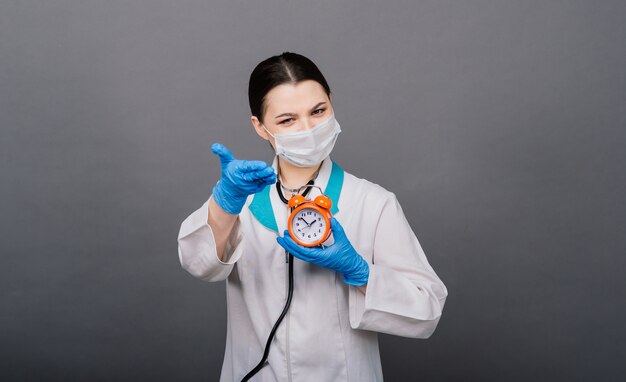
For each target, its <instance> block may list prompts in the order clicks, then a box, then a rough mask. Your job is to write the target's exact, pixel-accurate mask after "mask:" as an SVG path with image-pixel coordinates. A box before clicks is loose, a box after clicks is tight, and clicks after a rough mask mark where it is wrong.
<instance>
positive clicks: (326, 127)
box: [263, 114, 341, 167]
mask: <svg viewBox="0 0 626 382" xmlns="http://www.w3.org/2000/svg"><path fill="white" fill-rule="evenodd" d="M263 128H264V129H265V131H267V133H268V134H269V135H271V136H272V137H274V140H275V141H274V142H275V146H276V155H280V156H282V157H283V158H285V160H287V161H288V162H289V163H292V164H293V165H295V166H298V167H311V166H314V165H316V164H318V163H320V162H321V161H323V160H324V159H326V157H327V156H328V154H330V152H331V151H332V150H333V147H334V146H335V142H336V141H337V136H338V135H339V133H340V132H341V126H339V122H337V120H336V119H335V114H333V115H331V116H330V117H329V118H328V119H326V120H324V121H323V122H322V123H320V124H319V125H317V126H315V127H313V128H311V129H309V130H305V131H296V132H293V133H282V134H276V135H274V134H272V133H270V132H269V131H268V130H267V129H266V128H265V126H263Z"/></svg>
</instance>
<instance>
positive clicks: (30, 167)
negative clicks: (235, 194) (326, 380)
mask: <svg viewBox="0 0 626 382" xmlns="http://www.w3.org/2000/svg"><path fill="white" fill-rule="evenodd" d="M625 25H626V3H624V2H623V1H591V0H590V1H441V0H436V1H434V0H433V1H419V2H417V1H384V2H383V1H377V2H372V1H356V0H355V1H346V2H341V3H339V2H335V1H315V2H307V1H266V2H245V1H232V0H230V1H219V2H217V1H210V2H209V1H200V0H195V1H163V0H161V1H154V0H152V1H148V0H143V1H110V0H109V1H87V0H72V1H69V0H66V1H53V0H45V1H44V0H41V1H17V0H14V1H9V0H2V2H1V3H0V129H1V130H0V131H1V141H0V158H1V163H2V182H1V185H0V200H1V204H0V218H1V229H2V233H3V240H2V244H0V248H1V258H0V259H1V260H0V261H1V264H0V309H1V310H0V379H1V380H3V381H8V380H64V381H73V380H90V381H99V380H102V381H105V380H106V381H121V380H128V381H131V380H132V381H137V380H149V379H153V380H180V381H183V380H184V381H201V380H204V381H209V380H217V378H218V376H219V372H220V367H221V363H222V357H223V351H224V341H225V329H226V321H225V320H226V316H225V314H226V313H225V312H226V310H225V294H224V283H211V284H210V283H205V282H202V281H200V280H198V279H195V278H193V277H192V276H191V275H189V274H187V273H186V272H185V271H184V270H183V269H182V268H181V267H180V263H179V260H178V254H177V250H176V237H177V234H178V229H179V227H180V223H181V222H182V220H183V219H184V218H185V217H186V216H187V215H188V214H189V213H191V212H192V211H193V210H195V209H197V208H199V207H200V206H201V205H202V203H203V202H204V201H205V200H206V199H207V198H208V196H209V194H210V191H211V188H212V186H213V185H214V183H215V182H216V181H217V180H218V177H219V173H218V164H219V161H218V159H217V157H215V156H214V155H213V154H212V153H211V152H210V145H211V143H213V142H221V143H224V144H226V145H227V146H228V147H230V148H231V149H232V150H233V152H234V154H235V155H236V156H237V157H240V158H243V159H262V160H266V161H270V160H271V158H272V152H271V151H270V150H269V148H268V146H267V144H266V143H265V142H263V141H262V140H261V139H260V138H258V137H257V135H256V134H255V133H254V131H253V129H252V126H251V124H250V121H249V108H248V104H247V81H248V78H249V74H250V72H251V71H252V69H253V68H254V66H255V65H256V64H257V63H258V62H260V61H261V60H263V59H265V58H267V57H269V56H272V55H275V54H279V53H281V52H283V51H295V52H298V53H301V54H304V55H306V56H308V57H310V58H311V59H312V60H313V61H315V62H316V63H317V64H318V65H319V67H320V69H321V70H322V72H323V73H324V74H325V76H326V77H327V79H328V81H329V83H330V86H331V89H332V90H333V92H334V100H335V108H336V115H337V119H338V120H339V121H340V122H341V124H342V129H343V133H342V134H341V135H340V138H339V140H338V142H337V145H336V146H335V150H334V151H333V158H334V159H335V160H336V161H337V162H338V163H339V164H341V165H342V166H343V167H344V168H345V169H346V170H347V171H349V172H352V173H353V174H355V175H357V176H359V177H363V178H366V179H369V180H371V181H373V182H375V183H378V184H380V185H382V186H384V187H385V188H387V189H388V190H391V191H393V192H394V193H396V195H397V196H398V198H399V200H400V203H401V204H402V206H403V209H404V212H405V214H406V216H407V218H408V220H409V222H410V223H411V226H412V227H413V229H414V231H415V232H416V234H417V236H418V238H419V239H420V242H421V243H422V246H423V247H424V250H425V252H426V254H427V256H428V259H429V261H430V263H431V265H432V266H433V267H434V269H435V270H436V271H437V273H438V274H439V276H440V277H441V278H442V280H443V281H444V283H445V284H446V285H447V287H448V289H449V293H450V295H449V298H448V300H447V304H446V307H445V309H444V314H443V318H442V319H441V322H440V324H439V327H438V329H437V331H436V332H435V334H434V335H433V336H432V337H431V338H430V339H428V340H416V339H408V338H400V337H393V336H388V335H381V352H382V361H383V369H384V373H385V377H386V380H389V381H399V380H416V381H417V380H420V381H503V380H506V381H529V380H541V381H557V380H558V381H583V380H587V381H589V380H598V381H610V380H621V378H622V377H623V375H624V373H626V368H625V366H624V362H623V361H624V359H626V350H625V345H624V344H626V330H625V325H624V320H625V319H626V314H625V308H624V301H625V300H626V296H625V289H626V288H625V281H624V280H625V279H626V278H625V277H624V271H625V269H626V267H625V265H626V262H625V260H624V255H625V254H626V242H625V232H626V230H625V228H626V214H625V213H624V212H625V210H624V195H626V192H625V184H626V181H625V177H624V174H625V165H624V164H625V163H626V155H625V151H624V146H625V143H626V142H625V141H626V139H625V138H626V133H625V129H624V127H625V126H624V125H625V123H624V122H625V119H626V118H625V117H626V43H625V37H626V27H625Z"/></svg>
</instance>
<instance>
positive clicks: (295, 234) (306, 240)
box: [287, 195, 332, 247]
mask: <svg viewBox="0 0 626 382" xmlns="http://www.w3.org/2000/svg"><path fill="white" fill-rule="evenodd" d="M288 205H289V207H291V208H292V211H291V214H290V215H289V218H288V219H287V228H288V229H289V235H291V237H292V238H293V240H294V241H295V242H296V243H298V244H300V245H302V246H305V247H315V246H318V245H320V244H322V243H323V242H324V241H326V239H328V236H330V232H331V229H330V217H331V216H332V214H331V213H330V208H331V207H332V202H331V200H330V198H329V197H328V196H326V195H318V196H316V197H315V199H314V200H313V201H311V200H309V199H305V197H304V196H302V195H294V196H292V197H291V199H289V203H288Z"/></svg>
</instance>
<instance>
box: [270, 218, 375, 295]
mask: <svg viewBox="0 0 626 382" xmlns="http://www.w3.org/2000/svg"><path fill="white" fill-rule="evenodd" d="M330 228H331V229H332V231H333V237H334V239H335V242H334V243H333V244H331V245H329V246H328V247H326V248H323V249H322V248H321V246H317V247H304V246H302V245H300V244H298V243H296V242H295V241H294V240H293V239H292V238H291V236H290V235H289V231H288V230H285V234H284V237H280V236H279V237H277V238H276V241H277V242H278V244H280V245H281V246H282V247H283V248H285V249H286V250H287V251H288V252H289V253H291V254H292V255H294V256H295V257H297V258H299V259H301V260H304V261H308V262H310V263H315V264H317V265H321V266H323V267H326V268H330V269H333V270H335V271H337V272H339V273H342V274H343V281H344V282H345V283H346V284H349V285H354V286H362V285H365V284H367V280H368V278H369V274H370V268H369V265H368V264H367V261H365V259H363V258H362V257H361V255H359V254H358V253H357V251H356V250H355V249H354V247H352V244H350V241H349V240H348V238H347V237H346V233H345V232H344V230H343V227H342V226H341V224H339V222H338V221H337V219H335V218H334V217H331V218H330Z"/></svg>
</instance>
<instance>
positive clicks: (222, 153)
mask: <svg viewBox="0 0 626 382" xmlns="http://www.w3.org/2000/svg"><path fill="white" fill-rule="evenodd" d="M211 151H213V154H216V155H218V156H219V157H220V162H221V163H222V167H225V166H226V165H227V164H229V163H230V162H232V161H234V160H235V157H234V156H233V154H232V153H231V152H230V150H229V149H228V147H226V146H224V145H223V144H221V143H214V144H213V145H212V146H211Z"/></svg>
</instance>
